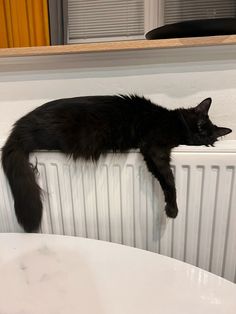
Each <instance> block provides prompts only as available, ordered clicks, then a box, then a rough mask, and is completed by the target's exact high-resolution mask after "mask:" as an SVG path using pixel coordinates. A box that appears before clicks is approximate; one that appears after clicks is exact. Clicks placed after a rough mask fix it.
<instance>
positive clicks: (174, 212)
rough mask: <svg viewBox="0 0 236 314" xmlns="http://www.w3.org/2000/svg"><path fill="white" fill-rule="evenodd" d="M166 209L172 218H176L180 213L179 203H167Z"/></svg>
mask: <svg viewBox="0 0 236 314" xmlns="http://www.w3.org/2000/svg"><path fill="white" fill-rule="evenodd" d="M165 211H166V215H167V216H168V217H170V218H176V216H177V215H178V207H177V205H171V204H166V207H165Z"/></svg>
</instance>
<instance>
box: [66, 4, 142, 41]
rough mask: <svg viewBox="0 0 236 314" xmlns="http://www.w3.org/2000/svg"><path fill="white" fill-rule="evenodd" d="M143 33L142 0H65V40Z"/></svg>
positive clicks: (97, 38)
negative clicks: (66, 3)
mask: <svg viewBox="0 0 236 314" xmlns="http://www.w3.org/2000/svg"><path fill="white" fill-rule="evenodd" d="M143 35H144V1H143V0H122V1H120V0H68V39H69V42H81V41H100V40H106V39H107V40H110V39H113V38H121V37H122V38H123V37H124V38H125V37H127V38H130V37H131V38H136V37H140V36H143Z"/></svg>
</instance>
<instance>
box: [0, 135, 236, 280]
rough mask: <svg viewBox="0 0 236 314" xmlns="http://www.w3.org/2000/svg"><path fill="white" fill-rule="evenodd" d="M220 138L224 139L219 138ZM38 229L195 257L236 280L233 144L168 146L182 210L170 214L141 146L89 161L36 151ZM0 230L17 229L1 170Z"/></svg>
mask: <svg viewBox="0 0 236 314" xmlns="http://www.w3.org/2000/svg"><path fill="white" fill-rule="evenodd" d="M224 143H227V145H226V144H224ZM36 158H37V160H38V170H39V172H40V176H39V182H40V185H41V187H42V188H43V190H44V191H45V193H44V207H45V209H44V214H43V222H42V232H44V233H56V234H66V235H76V236H82V237H89V238H95V239H101V240H106V241H112V242H117V243H123V244H126V245H130V246H135V247H138V248H142V249H145V250H150V251H153V252H158V253H161V254H164V255H168V256H171V257H174V258H177V259H180V260H182V261H186V262H188V263H191V264H194V265H197V266H199V267H201V268H203V269H205V270H209V271H211V272H213V273H215V274H218V275H220V276H223V277H225V278H227V279H229V280H231V281H234V282H235V281H236V182H235V181H236V180H235V168H236V144H235V141H225V142H221V143H220V144H219V145H218V146H217V147H216V148H202V147H200V148H199V147H195V148H194V147H180V148H178V149H176V150H175V151H174V152H173V156H172V164H173V171H174V174H175V178H176V187H177V197H178V205H179V215H178V216H177V218H176V219H175V220H172V219H167V218H166V216H165V213H164V211H163V209H164V201H163V194H162V191H161V189H160V186H159V184H158V183H157V181H156V180H155V179H153V178H152V176H151V175H150V174H149V173H148V172H147V169H146V166H145V164H144V162H143V159H142V156H141V155H140V154H139V153H138V152H130V153H128V154H115V155H114V154H108V155H107V156H106V157H105V158H101V159H100V160H99V162H98V163H97V164H96V165H94V164H93V163H92V162H88V163H85V162H83V161H78V162H76V163H74V162H73V161H71V160H68V159H67V158H66V157H65V156H64V155H62V154H60V153H57V152H38V153H36V154H35V155H33V156H32V157H31V161H32V162H35V159H36ZM0 194H1V198H0V232H16V231H21V229H20V228H19V226H18V224H17V222H16V219H15V215H14V210H13V201H12V197H11V193H10V190H9V187H8V184H7V182H6V179H5V177H4V175H3V172H2V169H1V173H0Z"/></svg>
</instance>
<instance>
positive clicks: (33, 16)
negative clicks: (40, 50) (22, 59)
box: [0, 0, 50, 48]
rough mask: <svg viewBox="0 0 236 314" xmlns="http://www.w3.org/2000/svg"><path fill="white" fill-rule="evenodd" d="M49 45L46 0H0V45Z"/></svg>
mask: <svg viewBox="0 0 236 314" xmlns="http://www.w3.org/2000/svg"><path fill="white" fill-rule="evenodd" d="M47 45H50V38H49V20H48V4H47V0H0V47H1V48H4V47H29V46H47Z"/></svg>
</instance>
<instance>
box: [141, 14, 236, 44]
mask: <svg viewBox="0 0 236 314" xmlns="http://www.w3.org/2000/svg"><path fill="white" fill-rule="evenodd" d="M233 34H236V18H218V19H202V20H192V21H184V22H178V23H173V24H167V25H164V26H161V27H157V28H154V29H153V30H151V31H149V32H148V33H146V34H145V37H146V39H167V38H181V37H182V38H186V37H202V36H217V35H233Z"/></svg>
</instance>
